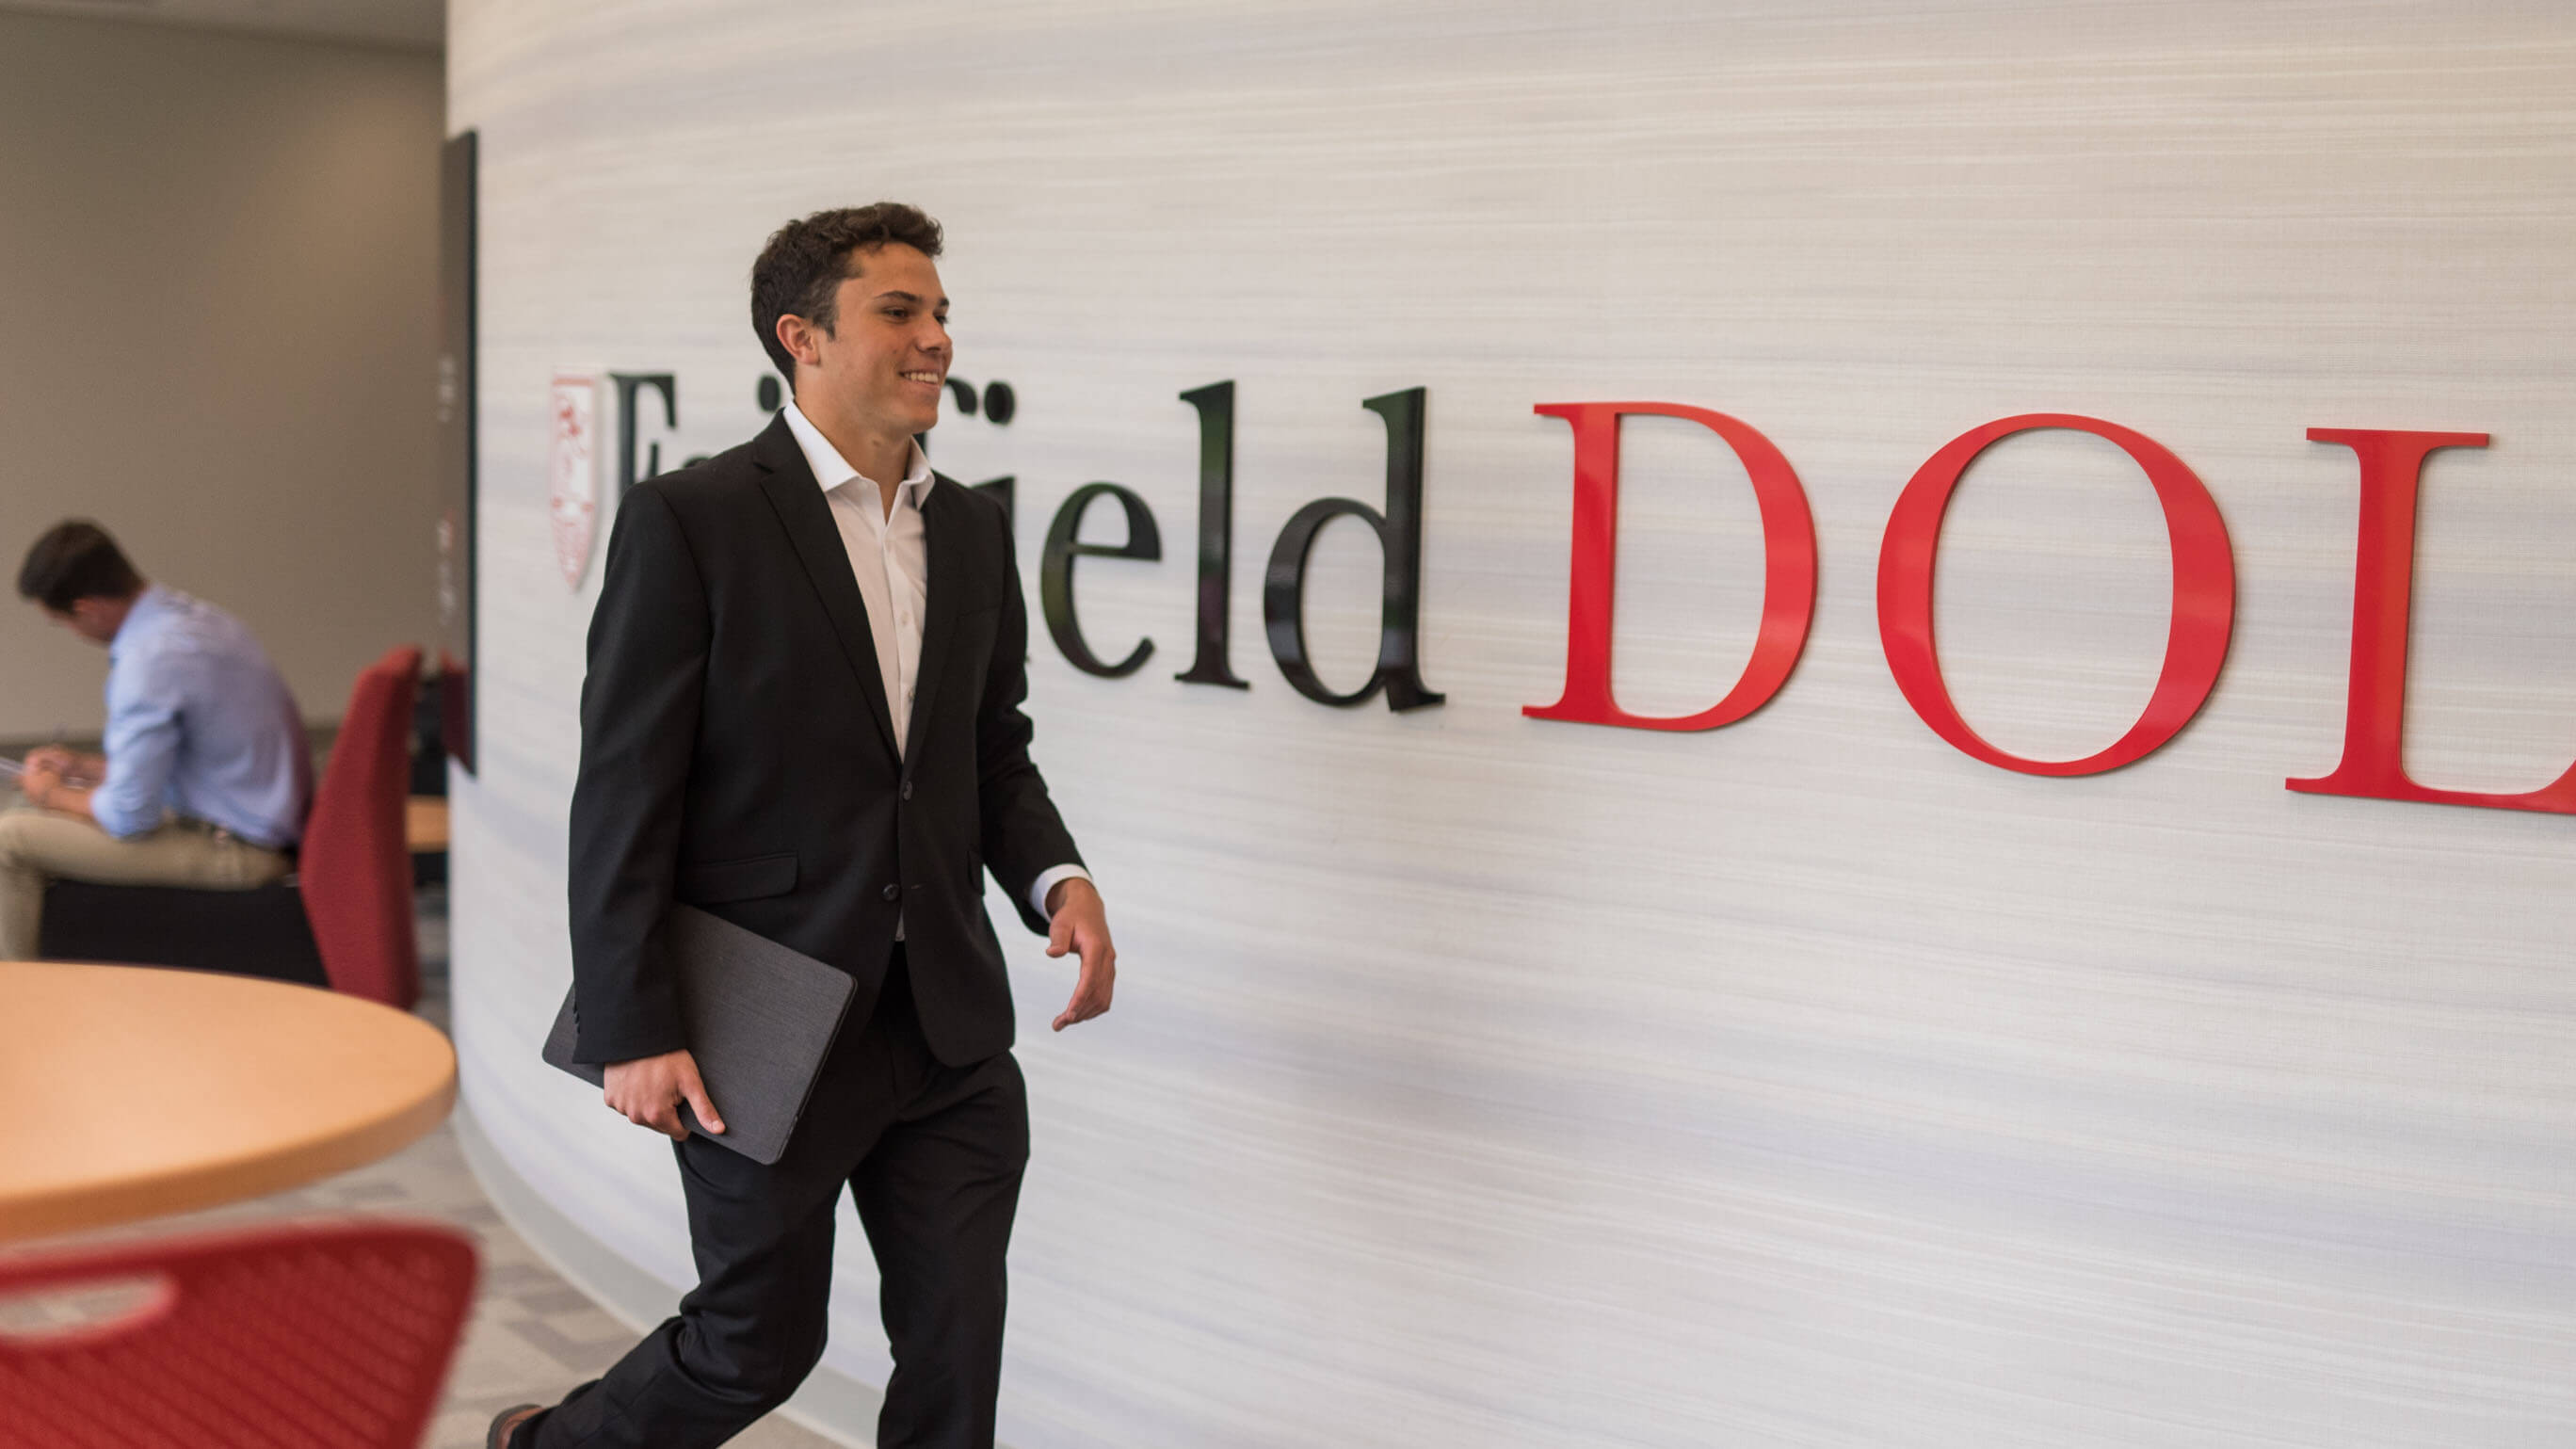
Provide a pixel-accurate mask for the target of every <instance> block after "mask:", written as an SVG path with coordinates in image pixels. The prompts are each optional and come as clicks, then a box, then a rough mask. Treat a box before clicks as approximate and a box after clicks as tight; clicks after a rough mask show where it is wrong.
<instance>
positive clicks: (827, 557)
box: [751, 416, 938, 755]
mask: <svg viewBox="0 0 2576 1449" xmlns="http://www.w3.org/2000/svg"><path fill="white" fill-rule="evenodd" d="M751 456H752V461H753V462H756V463H758V464H759V465H760V466H761V467H763V468H765V469H767V470H768V471H767V472H766V473H764V474H763V475H762V476H761V480H760V486H761V491H762V492H763V493H766V494H767V495H768V496H769V504H770V507H772V508H774V509H776V510H777V512H778V522H779V525H780V526H781V527H783V528H785V529H786V530H787V539H788V542H789V543H791V544H793V545H795V548H796V558H797V561H798V562H799V563H801V564H803V565H804V566H805V577H806V579H807V580H808V581H810V582H811V583H812V584H813V585H814V593H815V596H816V597H817V598H818V599H820V600H821V601H822V604H823V613H824V614H825V615H826V616H827V617H828V618H830V619H831V621H832V632H833V633H834V634H835V635H837V636H839V638H840V641H841V657H842V658H843V659H845V660H846V661H848V663H849V666H850V672H851V673H853V674H855V675H857V676H858V677H859V693H860V695H861V696H863V697H864V698H865V699H866V700H867V702H868V717H869V718H871V719H873V720H875V721H876V726H877V737H878V738H879V739H880V740H882V741H884V742H885V747H886V753H887V754H889V755H892V754H897V753H898V752H897V751H896V749H895V747H894V715H893V714H892V713H891V712H889V711H888V710H887V708H886V696H885V675H884V674H883V673H881V672H880V671H879V670H878V668H877V644H876V636H875V635H874V634H872V633H870V632H869V630H868V606H867V603H866V601H865V600H863V599H861V598H860V597H859V581H858V578H857V576H856V575H854V574H853V573H851V572H850V551H849V548H848V546H847V545H845V544H843V543H842V542H841V529H840V525H838V524H836V523H834V522H833V521H832V505H831V504H829V503H827V502H825V501H824V499H823V485H822V484H820V483H818V482H816V481H815V479H814V470H813V469H812V468H810V467H807V466H806V463H805V453H804V450H803V449H800V448H798V447H797V446H796V435H795V434H793V433H791V432H789V431H788V430H787V419H786V418H785V417H783V416H782V417H780V418H777V419H776V420H774V421H772V422H771V423H770V425H769V427H768V430H767V431H765V432H763V433H762V434H761V435H760V436H759V438H757V439H756V440H754V441H753V443H752V448H751ZM931 577H932V578H934V579H936V578H937V577H938V574H937V572H936V571H935V570H934V571H933V573H932V574H931ZM931 597H932V599H933V601H934V602H933V605H932V608H933V617H936V609H937V604H936V600H937V598H938V594H937V591H936V590H935V589H934V590H933V591H932V596H931ZM927 657H928V656H927V653H926V651H925V654H924V658H925V659H926V658H927Z"/></svg>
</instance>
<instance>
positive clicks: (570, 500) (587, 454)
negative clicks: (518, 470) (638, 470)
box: [546, 372, 599, 589]
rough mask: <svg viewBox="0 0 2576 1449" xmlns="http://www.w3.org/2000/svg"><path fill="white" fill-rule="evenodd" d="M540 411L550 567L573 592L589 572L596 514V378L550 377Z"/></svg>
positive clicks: (562, 375)
mask: <svg viewBox="0 0 2576 1449" xmlns="http://www.w3.org/2000/svg"><path fill="white" fill-rule="evenodd" d="M546 411H547V418H548V421H549V425H550V426H551V428H552V430H553V439H552V444H551V446H550V447H549V449H548V451H547V457H546V513H547V515H548V517H550V518H551V519H552V520H553V522H554V533H555V566H556V567H557V568H559V569H561V570H562V571H563V576H564V583H565V584H566V585H567V586H568V587H571V588H575V589H578V588H580V587H581V580H582V576H583V575H584V574H587V573H589V572H590V538H591V532H592V528H593V526H594V524H595V523H596V521H597V518H598V514H599V457H598V446H597V445H598V432H599V379H598V378H596V377H593V376H592V375H590V374H589V373H586V372H582V373H566V372H559V373H556V374H555V381H554V395H553V398H552V400H551V404H550V406H549V407H548V408H547V410H546Z"/></svg>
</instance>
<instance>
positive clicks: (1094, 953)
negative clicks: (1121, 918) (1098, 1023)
mask: <svg viewBox="0 0 2576 1449" xmlns="http://www.w3.org/2000/svg"><path fill="white" fill-rule="evenodd" d="M1067 951H1071V952H1073V953H1074V954H1075V955H1078V956H1080V957H1081V958H1082V975H1081V977H1080V978H1079V979H1077V980H1076V981H1075V982H1074V983H1073V999H1072V1000H1070V1001H1068V1002H1066V1003H1065V1004H1064V1013H1063V1015H1061V1016H1058V1017H1057V1018H1056V1019H1055V1029H1056V1030H1057V1031H1062V1030H1064V1029H1065V1028H1066V1027H1068V1026H1071V1025H1073V1024H1074V1023H1075V1022H1078V1021H1089V1020H1091V1019H1092V1018H1093V1017H1095V1016H1098V1015H1099V1014H1100V1013H1102V1012H1104V1011H1107V1010H1108V1009H1109V997H1110V992H1111V990H1112V988H1114V987H1115V986H1116V985H1117V982H1118V948H1117V947H1115V946H1112V945H1110V944H1109V912H1108V910H1107V908H1106V907H1104V906H1102V905H1101V904H1100V892H1099V891H1098V890H1096V889H1094V888H1093V886H1092V884H1091V882H1089V881H1087V880H1084V879H1083V878H1081V877H1080V876H1074V877H1071V878H1069V879H1066V880H1060V881H1058V882H1056V884H1055V888H1054V889H1053V890H1050V891H1048V892H1047V954H1048V955H1050V956H1061V955H1063V954H1064V953H1065V952H1067Z"/></svg>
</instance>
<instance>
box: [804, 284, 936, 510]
mask: <svg viewBox="0 0 2576 1449" xmlns="http://www.w3.org/2000/svg"><path fill="white" fill-rule="evenodd" d="M850 261H851V264H852V268H851V275H849V276H847V277H844V278H842V280H841V284H840V286H839V288H838V289H837V290H836V292H835V293H834V316H833V320H832V328H831V331H830V332H829V333H826V332H824V331H823V330H822V329H820V328H816V329H814V331H813V333H812V334H811V335H812V337H813V341H814V344H815V346H816V347H818V348H819V349H820V351H821V353H822V361H821V364H820V365H819V366H816V367H813V368H811V369H810V371H809V369H807V368H805V367H802V366H800V367H799V368H798V369H797V371H798V372H799V374H800V376H799V378H798V384H799V386H798V397H799V399H800V403H801V401H802V399H804V397H805V396H806V394H807V381H808V379H809V378H810V379H811V387H812V394H813V400H814V402H815V403H816V404H818V405H819V406H820V407H821V408H823V409H825V410H828V411H829V412H831V413H833V414H835V415H836V416H837V417H838V418H840V419H841V420H843V421H844V422H845V423H846V424H848V425H850V426H854V427H857V428H861V429H865V430H866V431H868V432H870V433H874V434H876V435H878V436H909V435H911V434H914V433H923V432H928V431H929V430H930V429H931V428H932V427H934V426H935V425H937V423H938V422H939V399H940V396H941V394H942V393H943V392H944V391H945V390H946V383H947V380H948V359H949V341H948V293H947V292H946V291H945V290H944V289H942V288H941V286H940V285H939V268H938V267H937V266H935V265H933V264H932V262H931V260H930V258H928V257H926V256H923V255H922V254H921V253H920V252H919V251H918V250H916V249H914V248H912V247H908V246H905V245H903V244H902V243H900V242H889V243H887V244H886V245H884V246H881V247H878V248H876V249H875V250H873V251H866V252H853V253H851V255H850ZM808 411H809V412H810V411H812V409H810V408H809V409H808ZM817 421H818V422H819V421H821V420H820V419H818V420H817ZM884 481H891V480H884Z"/></svg>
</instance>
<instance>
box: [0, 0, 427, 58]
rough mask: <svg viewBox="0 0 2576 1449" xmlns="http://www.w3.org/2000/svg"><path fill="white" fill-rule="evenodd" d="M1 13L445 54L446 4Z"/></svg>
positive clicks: (71, 4)
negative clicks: (73, 17) (195, 28)
mask: <svg viewBox="0 0 2576 1449" xmlns="http://www.w3.org/2000/svg"><path fill="white" fill-rule="evenodd" d="M0 10H18V11H25V12H28V13H30V14H38V15H80V16H88V17H92V18H96V19H103V20H129V21H140V22H144V23H148V24H156V25H193V26H202V27H207V28H211V29H219V30H247V31H256V32H259V33H262V34H267V35H291V36H299V37H302V38H304V39H308V40H341V41H355V42H358V43H360V44H367V45H391V46H400V47H401V48H403V49H405V50H444V49H445V48H446V46H447V3H446V0H0Z"/></svg>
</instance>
